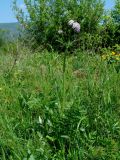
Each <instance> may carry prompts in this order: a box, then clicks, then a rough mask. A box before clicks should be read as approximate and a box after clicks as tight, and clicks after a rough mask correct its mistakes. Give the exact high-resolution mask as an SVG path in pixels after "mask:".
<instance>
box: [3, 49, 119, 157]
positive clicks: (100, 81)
mask: <svg viewBox="0 0 120 160" xmlns="http://www.w3.org/2000/svg"><path fill="white" fill-rule="evenodd" d="M19 51H20V53H21V54H20V55H19V58H18V59H17V60H16V65H15V66H14V68H13V69H12V70H11V72H9V71H10V68H11V67H12V65H13V63H14V58H15V57H14V55H13V54H7V55H5V54H1V57H0V68H1V70H0V113H1V114H0V126H1V127H0V137H1V138H0V156H1V159H2V160H17V159H18V160H21V159H23V160H37V159H38V160H39V159H41V160H47V159H48V160H50V159H52V160H73V159H74V160H79V159H84V160H88V159H89V160H93V159H95V160H97V159H98V160H107V159H108V160H117V159H120V74H119V73H117V72H116V70H115V67H114V65H113V64H107V63H106V62H104V61H102V60H101V57H100V56H99V55H94V56H92V55H87V54H86V53H85V52H80V51H76V55H74V56H73V55H71V56H69V57H66V69H65V77H64V78H65V81H64V92H65V103H64V109H61V106H62V104H63V98H64V97H63V57H62V55H58V54H56V53H54V52H53V53H49V52H47V51H43V52H42V53H39V52H37V51H36V52H35V53H34V54H29V52H31V51H29V50H28V49H26V48H21V49H19ZM8 73H9V74H8Z"/></svg>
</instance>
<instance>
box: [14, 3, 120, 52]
mask: <svg viewBox="0 0 120 160" xmlns="http://www.w3.org/2000/svg"><path fill="white" fill-rule="evenodd" d="M24 3H25V6H26V9H25V10H22V9H20V8H19V7H17V3H16V0H14V5H13V9H14V11H15V13H16V17H17V19H18V21H19V22H20V23H21V24H22V26H24V29H25V31H26V34H27V35H29V36H28V37H29V39H32V40H34V41H35V42H37V44H38V45H42V46H43V45H44V46H45V47H48V46H50V45H51V46H52V47H53V48H54V49H57V50H58V49H59V50H62V49H63V48H64V47H65V46H64V45H63V42H64V44H66V43H69V42H71V41H72V42H73V41H74V43H72V47H71V49H70V50H74V49H75V48H78V47H81V49H83V50H84V49H86V50H93V49H94V50H99V48H100V47H103V46H104V47H108V46H111V47H112V46H114V45H115V44H116V43H117V44H119V43H120V38H119V36H118V34H119V33H120V23H119V22H120V18H119V17H120V2H119V1H118V0H117V1H116V4H115V7H114V9H113V10H111V11H110V12H108V13H106V14H105V10H104V2H103V1H102V0H86V1H84V0H82V1H80V0H79V1H76V0H70V1H68V2H66V1H64V0H55V1H48V0H33V1H31V0H24ZM70 19H74V20H75V21H78V22H79V23H80V25H81V31H80V34H79V35H75V33H74V32H73V31H71V29H70V28H69V26H68V25H67V23H68V21H69V20H70ZM59 30H63V34H62V35H59V34H58V31H59ZM61 42H62V43H61ZM34 46H35V47H36V45H34Z"/></svg>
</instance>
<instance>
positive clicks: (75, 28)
mask: <svg viewBox="0 0 120 160" xmlns="http://www.w3.org/2000/svg"><path fill="white" fill-rule="evenodd" d="M72 28H73V29H74V31H75V32H77V33H79V32H80V24H79V23H78V22H74V23H73V25H72Z"/></svg>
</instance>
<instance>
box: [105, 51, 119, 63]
mask: <svg viewBox="0 0 120 160" xmlns="http://www.w3.org/2000/svg"><path fill="white" fill-rule="evenodd" d="M102 59H103V60H106V61H108V62H109V63H112V62H120V53H116V52H114V51H112V52H110V53H109V54H103V55H102Z"/></svg>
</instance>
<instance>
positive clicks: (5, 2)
mask: <svg viewBox="0 0 120 160" xmlns="http://www.w3.org/2000/svg"><path fill="white" fill-rule="evenodd" d="M12 1H13V0H0V23H10V22H17V20H16V18H15V15H14V13H13V11H12ZM23 1H24V0H17V3H18V5H19V7H21V8H23V9H24V7H25V6H24V3H23ZM113 6H114V0H106V4H105V8H106V9H111V8H112V7H113Z"/></svg>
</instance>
